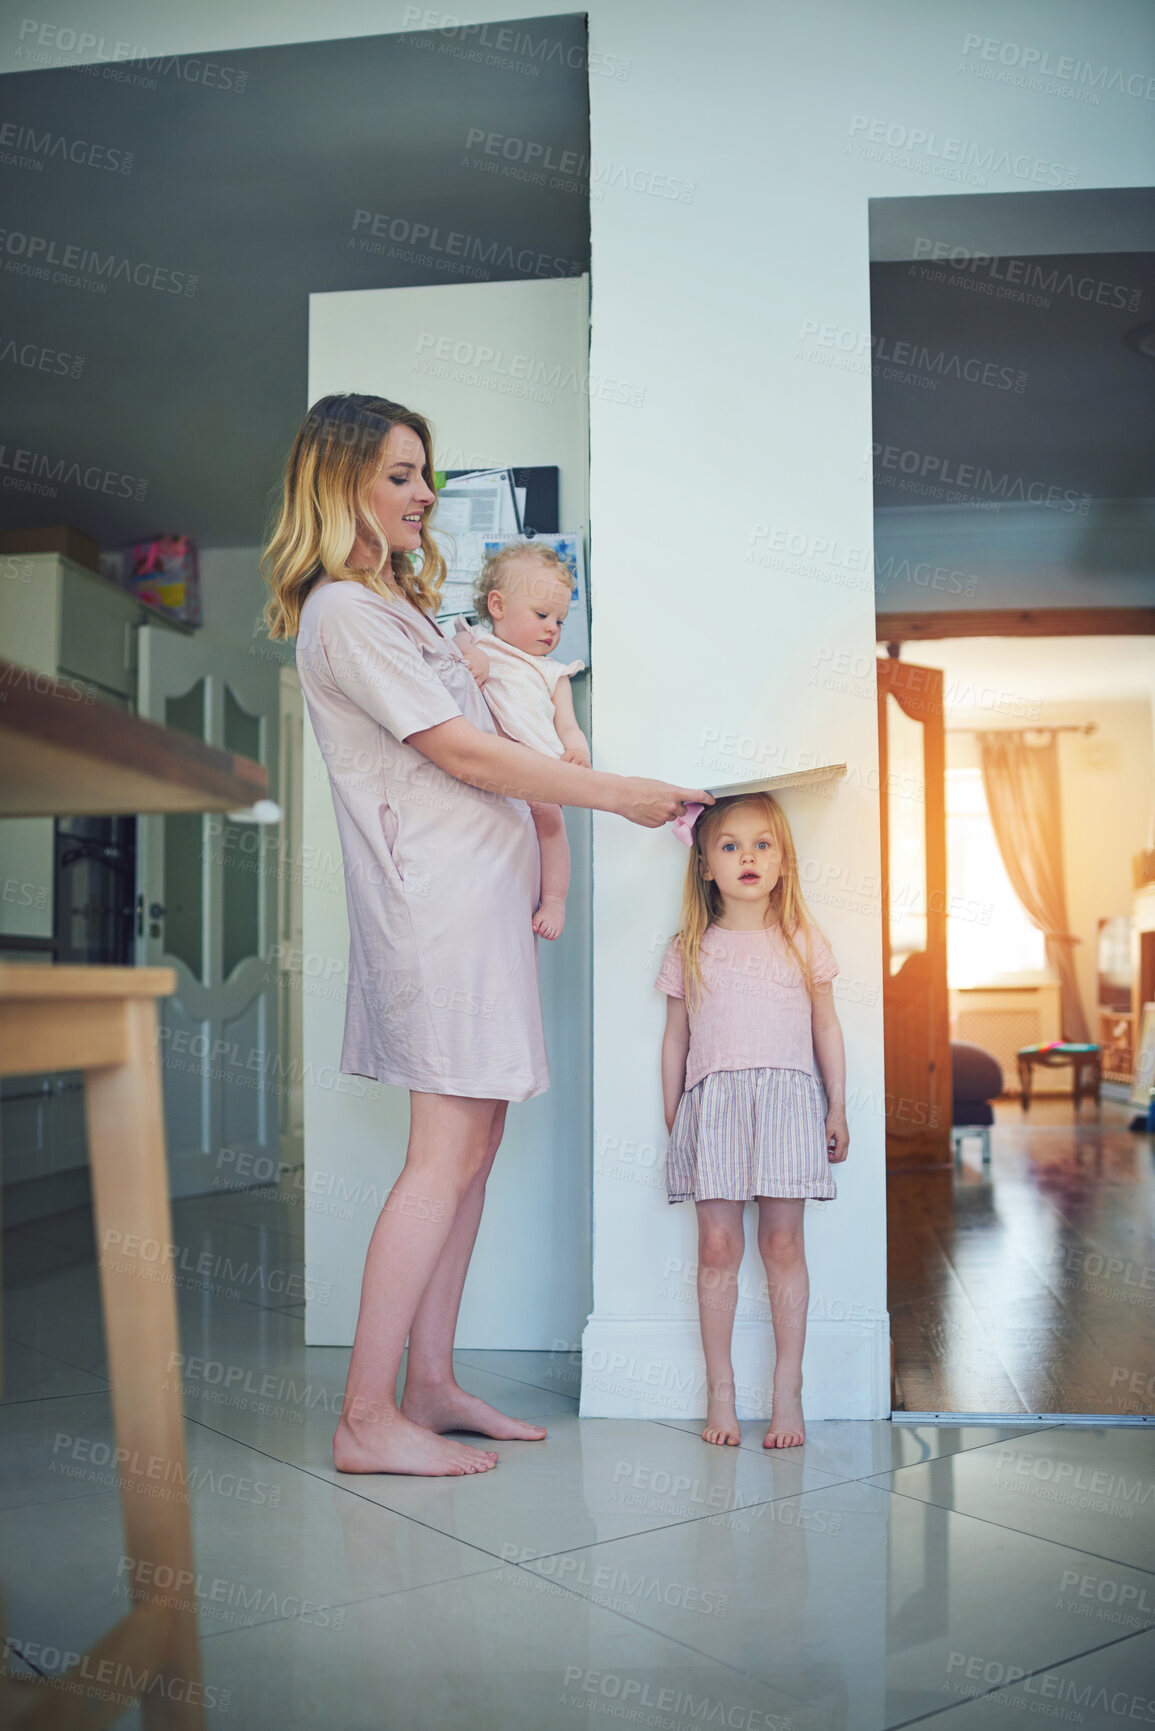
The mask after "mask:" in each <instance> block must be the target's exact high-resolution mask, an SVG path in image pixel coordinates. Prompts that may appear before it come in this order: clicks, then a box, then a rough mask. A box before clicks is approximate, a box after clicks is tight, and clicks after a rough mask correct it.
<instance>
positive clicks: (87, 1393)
mask: <svg viewBox="0 0 1155 1731" xmlns="http://www.w3.org/2000/svg"><path fill="white" fill-rule="evenodd" d="M67 1368H68V1369H69V1370H76V1371H77V1375H79V1376H91V1377H93V1378H95V1380H96V1381H97V1382H103V1384H104V1387H103V1388H74V1389H73V1390H72V1391H71V1393H69V1394H6V1395H5V1396H4V1398H3V1400H0V1413H5V1412H8V1411H9V1410H10V1409H11V1408H12V1407H17V1406H35V1405H36V1403H37V1401H45V1400H91V1398H92V1397H93V1396H94V1395H98V1394H110V1393H111V1392H112V1384H111V1383H110V1382H109V1381H108V1378H107V1377H100V1376H98V1375H97V1373H96V1371H94V1370H78V1369H77V1367H76V1366H75V1365H69V1366H68V1367H67Z"/></svg>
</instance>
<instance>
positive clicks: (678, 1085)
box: [662, 995, 690, 1130]
mask: <svg viewBox="0 0 1155 1731" xmlns="http://www.w3.org/2000/svg"><path fill="white" fill-rule="evenodd" d="M689 1050H690V1019H689V1017H688V1015H687V1014H686V1000H685V998H673V997H670V996H669V995H667V997H666V1031H665V1033H664V1034H663V1035H662V1101H663V1104H664V1105H665V1108H666V1129H667V1130H672V1129H673V1127H674V1114H675V1112H676V1111H677V1110H678V1102H679V1101H680V1100H681V1098H682V1095H683V1094H684V1093H685V1091H686V1054H687V1053H688V1052H689Z"/></svg>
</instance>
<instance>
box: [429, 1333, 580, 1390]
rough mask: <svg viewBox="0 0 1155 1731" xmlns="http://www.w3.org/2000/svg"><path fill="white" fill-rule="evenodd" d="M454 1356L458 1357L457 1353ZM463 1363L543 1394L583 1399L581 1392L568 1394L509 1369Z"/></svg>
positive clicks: (482, 1349)
mask: <svg viewBox="0 0 1155 1731" xmlns="http://www.w3.org/2000/svg"><path fill="white" fill-rule="evenodd" d="M465 1350H466V1351H467V1352H488V1351H490V1350H491V1349H490V1348H489V1347H485V1346H471V1347H466V1349H465ZM492 1350H495V1351H499V1352H501V1351H505V1350H506V1349H505V1348H502V1347H497V1348H494V1349H492ZM510 1350H516V1349H510ZM454 1356H455V1357H456V1354H455V1355H454ZM462 1363H463V1364H464V1365H465V1367H466V1369H467V1370H484V1371H488V1374H489V1375H490V1376H503V1377H504V1378H505V1380H506V1382H516V1383H517V1384H518V1386H519V1387H521V1388H536V1389H537V1390H538V1391H539V1392H540V1393H542V1394H556V1395H560V1396H561V1398H562V1399H563V1400H580V1399H581V1395H580V1394H567V1393H566V1392H565V1390H564V1389H560V1388H553V1387H551V1385H550V1384H549V1383H548V1382H531V1381H530V1379H529V1378H528V1377H525V1376H510V1375H509V1373H508V1372H507V1371H504V1370H501V1371H498V1370H489V1367H488V1365H484V1364H472V1363H470V1361H469V1360H468V1359H463V1360H462Z"/></svg>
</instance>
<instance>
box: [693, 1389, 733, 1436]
mask: <svg viewBox="0 0 1155 1731" xmlns="http://www.w3.org/2000/svg"><path fill="white" fill-rule="evenodd" d="M702 1440H703V1441H704V1442H708V1443H721V1444H723V1445H734V1444H737V1443H740V1442H741V1441H742V1432H741V1430H740V1429H739V1427H738V1414H737V1411H736V1409H735V1406H734V1390H733V1388H728V1389H719V1391H718V1393H717V1394H707V1396H706V1424H705V1427H704V1429H703V1431H702Z"/></svg>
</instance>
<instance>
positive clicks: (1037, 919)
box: [978, 730, 1091, 1040]
mask: <svg viewBox="0 0 1155 1731" xmlns="http://www.w3.org/2000/svg"><path fill="white" fill-rule="evenodd" d="M978 740H979V748H980V750H981V752H982V768H983V788H984V790H985V792H986V796H987V806H988V809H989V810H990V814H991V823H992V825H993V827H994V832H995V840H996V841H997V842H998V844H999V853H1000V854H1001V855H1002V860H1003V865H1004V866H1005V867H1006V872H1007V876H1008V877H1009V878H1010V880H1011V884H1012V886H1013V888H1014V892H1015V894H1016V895H1017V896H1018V898H1019V900H1020V901H1021V902H1022V904H1023V907H1024V908H1025V909H1026V911H1027V913H1028V915H1029V916H1030V918H1031V920H1032V921H1033V923H1034V924H1035V925H1036V926H1038V928H1039V930H1040V931H1041V932H1042V933H1043V935H1044V938H1045V940H1046V952H1047V960H1048V962H1049V963H1050V965H1051V967H1052V968H1053V969H1054V970H1055V972H1056V974H1057V975H1058V976H1059V985H1060V989H1061V996H1062V1033H1063V1039H1064V1040H1089V1039H1090V1037H1091V1036H1090V1033H1089V1032H1088V1029H1087V1020H1086V1017H1085V1016H1084V1014H1083V1005H1082V1003H1081V1001H1080V998H1079V984H1078V980H1077V979H1076V976H1075V957H1074V946H1075V945H1076V944H1077V943H1078V942H1079V939H1078V938H1076V937H1073V936H1072V934H1071V933H1070V931H1069V930H1068V929H1067V892H1066V885H1065V882H1064V877H1063V837H1062V822H1061V815H1060V804H1059V753H1058V747H1057V746H1056V744H1055V736H1054V734H1053V733H1052V734H1051V735H1050V737H1049V738H1048V740H1047V742H1046V744H1045V745H1028V744H1027V741H1026V737H1025V735H1024V734H1022V733H1018V732H1014V731H1011V730H1007V731H1003V732H997V733H995V732H992V733H980V734H979V736H978Z"/></svg>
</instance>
